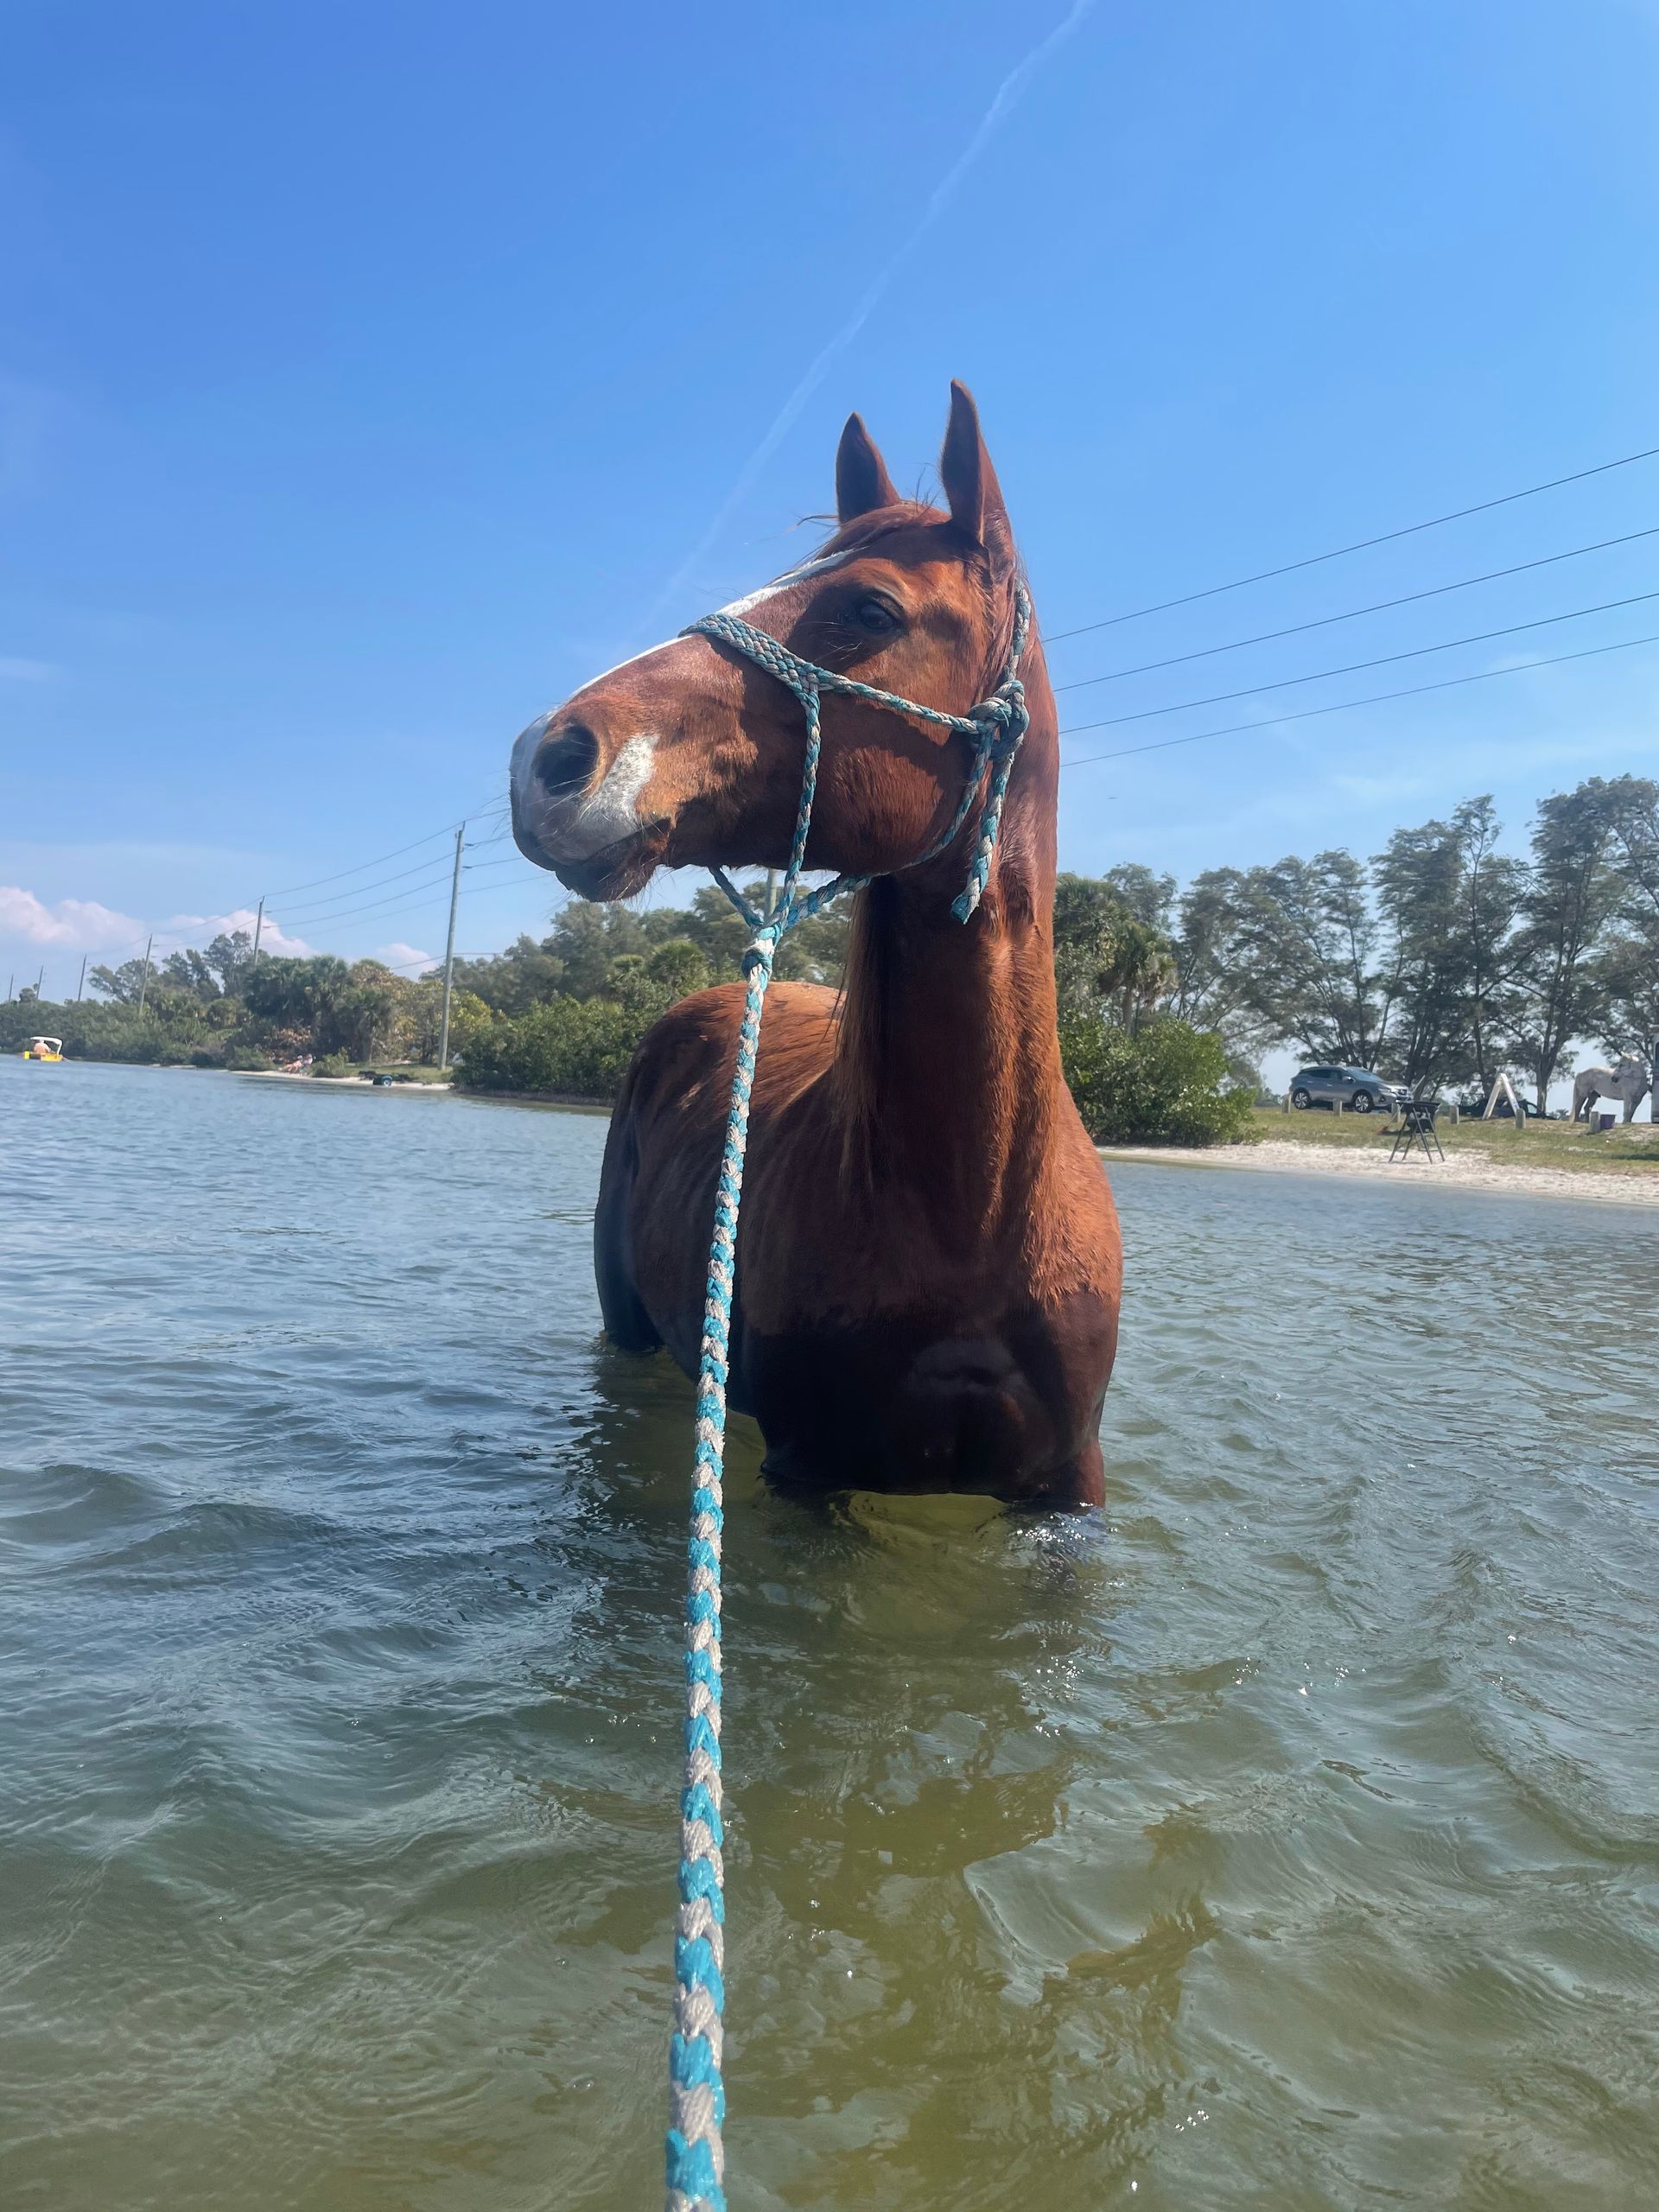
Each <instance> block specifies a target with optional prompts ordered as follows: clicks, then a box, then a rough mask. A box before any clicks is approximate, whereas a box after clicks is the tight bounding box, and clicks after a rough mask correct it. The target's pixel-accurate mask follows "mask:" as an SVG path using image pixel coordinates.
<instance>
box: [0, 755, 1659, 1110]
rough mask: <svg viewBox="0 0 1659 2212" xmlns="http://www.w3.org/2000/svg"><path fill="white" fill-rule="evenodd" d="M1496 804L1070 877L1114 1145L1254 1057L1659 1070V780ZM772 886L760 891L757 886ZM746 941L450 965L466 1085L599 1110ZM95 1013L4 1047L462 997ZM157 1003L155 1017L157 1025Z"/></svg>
mask: <svg viewBox="0 0 1659 2212" xmlns="http://www.w3.org/2000/svg"><path fill="white" fill-rule="evenodd" d="M1501 828H1502V825H1501V824H1500V823H1499V822H1498V820H1497V815H1496V813H1495V810H1494V808H1493V805H1492V802H1491V798H1472V799H1469V800H1466V801H1465V802H1464V804H1462V805H1460V806H1458V807H1456V808H1454V809H1453V810H1452V812H1451V813H1450V814H1449V815H1448V816H1446V817H1445V818H1444V819H1443V820H1442V819H1437V820H1434V821H1430V822H1426V823H1421V824H1419V825H1418V826H1417V827H1416V828H1414V829H1398V830H1396V831H1395V834H1394V835H1393V836H1391V837H1390V838H1389V841H1388V843H1387V844H1386V846H1385V847H1384V849H1383V851H1382V852H1380V853H1378V854H1376V855H1374V856H1373V857H1372V858H1371V859H1370V860H1369V861H1362V860H1359V859H1357V858H1356V856H1355V855H1353V854H1352V853H1350V852H1348V851H1345V850H1342V849H1335V850H1332V851H1328V852H1322V853H1316V854H1315V855H1313V858H1312V859H1311V860H1302V859H1299V858H1296V857H1295V856H1294V855H1293V856H1290V857H1287V858H1286V859H1284V860H1281V861H1274V863H1273V864H1272V865H1271V866H1270V867H1262V868H1246V869H1240V868H1209V869H1206V870H1205V872H1204V873H1203V874H1200V875H1198V876H1195V877H1194V878H1193V880H1192V882H1191V883H1189V884H1188V885H1187V887H1185V891H1180V890H1178V887H1177V885H1176V883H1175V880H1174V879H1173V877H1172V876H1169V875H1162V874H1155V873H1154V871H1153V870H1152V869H1150V868H1145V867H1142V866H1141V865H1139V864H1138V863H1134V862H1126V863H1124V864H1123V865H1122V866H1120V867H1117V868H1112V869H1110V870H1109V872H1108V873H1107V874H1105V875H1103V876H1098V877H1084V876H1077V875H1065V876H1062V877H1061V878H1060V880H1059V884H1058V892H1057V895H1056V899H1055V915H1054V935H1055V976H1056V983H1057V987H1058V998H1059V1005H1060V1029H1061V1045H1062V1050H1063V1052H1064V1055H1065V1066H1066V1072H1067V1078H1068V1080H1069V1081H1070V1082H1071V1086H1072V1090H1073V1093H1074V1095H1075V1096H1077V1101H1078V1104H1079V1106H1080V1107H1081V1109H1082V1110H1083V1113H1084V1119H1085V1121H1086V1122H1088V1123H1089V1126H1090V1128H1091V1129H1092V1130H1093V1131H1094V1132H1095V1134H1096V1135H1097V1136H1100V1137H1102V1138H1105V1139H1110V1140H1114V1141H1128V1140H1130V1139H1135V1138H1154V1139H1155V1138H1160V1137H1161V1138H1163V1139H1166V1140H1168V1141H1189V1142H1214V1141H1224V1140H1227V1139H1230V1138H1233V1137H1236V1136H1239V1135H1243V1134H1244V1133H1245V1131H1246V1128H1247V1127H1248V1123H1249V1106H1250V1103H1251V1101H1252V1100H1253V1098H1254V1096H1255V1092H1256V1090H1258V1088H1259V1076H1258V1073H1257V1069H1258V1066H1259V1063H1260V1059H1261V1056H1262V1053H1263V1052H1265V1051H1267V1050H1268V1048H1270V1047H1272V1046H1279V1045H1290V1046H1295V1047H1297V1048H1298V1049H1299V1050H1300V1051H1301V1052H1305V1053H1306V1055H1307V1056H1308V1057H1309V1058H1312V1059H1317V1060H1337V1061H1344V1062H1349V1063H1353V1064H1356V1065H1361V1066H1365V1067H1373V1068H1376V1070H1377V1071H1379V1072H1380V1073H1383V1074H1384V1075H1387V1076H1389V1077H1392V1078H1394V1079H1395V1080H1399V1081H1405V1082H1408V1083H1411V1084H1414V1085H1423V1086H1427V1087H1431V1088H1433V1087H1440V1086H1443V1085H1451V1084H1470V1085H1471V1086H1476V1087H1478V1088H1479V1089H1481V1090H1485V1089H1487V1088H1488V1087H1489V1086H1490V1085H1491V1082H1492V1080H1493V1078H1494V1077H1495V1076H1496V1075H1497V1073H1498V1071H1500V1070H1503V1069H1506V1068H1509V1069H1516V1070H1518V1071H1521V1072H1522V1074H1523V1075H1524V1076H1525V1077H1526V1078H1527V1079H1528V1080H1529V1082H1530V1084H1531V1086H1532V1089H1533V1090H1534V1091H1535V1094H1536V1096H1537V1097H1538V1099H1539V1100H1540V1102H1541V1103H1542V1102H1544V1101H1545V1100H1546V1099H1547V1096H1548V1090H1549V1086H1550V1084H1551V1083H1552V1082H1553V1081H1554V1079H1555V1078H1556V1077H1557V1076H1558V1075H1559V1074H1560V1072H1561V1071H1562V1067H1563V1064H1564V1062H1565V1059H1566V1056H1567V1052H1568V1049H1569V1047H1570V1046H1572V1045H1573V1042H1574V1040H1576V1039H1584V1038H1591V1039H1598V1040H1599V1042H1600V1043H1601V1044H1602V1045H1603V1046H1605V1049H1606V1050H1607V1051H1609V1052H1636V1053H1638V1054H1640V1055H1642V1056H1643V1057H1644V1058H1649V1059H1650V1060H1651V1059H1656V1058H1659V784H1656V783H1654V782H1651V781H1649V780H1648V779H1643V778H1638V777H1632V776H1624V777H1619V778H1617V779H1612V780H1611V781H1608V780H1604V779H1601V778H1599V777H1595V778H1592V779H1589V780H1588V781H1587V782H1585V783H1582V784H1580V785H1578V787H1577V788H1576V789H1575V790H1573V791H1567V792H1564V793H1560V794H1557V795H1555V796H1554V797H1551V798H1546V799H1544V800H1542V801H1541V803H1540V804H1539V806H1538V809H1537V811H1536V817H1535V821H1534V823H1533V825H1532V832H1531V839H1530V845H1529V850H1528V851H1527V852H1526V853H1524V854H1514V853H1507V852H1504V851H1503V850H1501V849H1500V835H1501ZM750 888H751V891H752V893H753V894H754V895H757V896H758V895H760V893H761V890H762V887H761V886H760V883H759V882H758V881H757V882H756V883H754V884H753V885H752V886H751V887H750ZM847 927H848V922H847V916H846V914H845V913H844V912H838V911H834V910H832V911H831V912H829V913H827V914H825V915H823V916H820V917H819V918H817V919H816V920H814V921H812V922H810V923H808V924H806V925H804V927H803V928H801V929H800V930H798V931H796V932H795V934H794V935H793V936H791V937H790V938H787V939H786V940H785V944H784V945H783V946H782V948H781V949H780V952H779V963H778V971H779V975H780V976H785V977H796V978H804V979H805V980H808V981H812V982H835V981H836V979H837V978H838V976H839V975H840V973H841V968H842V958H843V955H844V951H845V946H846V938H847ZM746 942H747V930H746V929H745V927H744V925H743V924H742V922H741V920H740V919H739V918H738V916H737V915H736V914H735V913H734V912H733V910H732V908H731V907H730V906H728V903H727V901H726V899H724V898H723V897H722V895H721V893H719V892H718V891H716V890H715V889H714V888H713V887H707V888H704V889H702V890H700V891H698V892H697V893H696V895H695V896H694V898H693V899H692V901H691V904H690V906H689V907H685V908H679V907H660V908H655V909H650V910H644V911H641V910H638V909H635V908H632V907H628V906H588V905H587V904H585V903H582V902H573V903H572V904H571V905H569V906H566V907H565V908H564V909H563V912H561V913H560V914H559V915H558V916H557V917H556V919H555V921H554V923H553V925H552V927H551V929H550V931H549V932H548V934H547V935H546V936H545V937H543V938H531V937H527V936H526V937H521V938H518V941H517V943H516V944H512V945H510V946H508V948H507V949H506V950H505V951H504V952H501V953H499V954H497V955H495V956H494V957H492V958H489V959H485V960H461V961H458V962H457V963H455V976H454V982H455V992H454V1004H453V1008H452V1017H451V1024H450V1036H451V1043H452V1047H453V1049H454V1052H456V1053H457V1054H458V1056H459V1060H460V1079H461V1081H462V1082H463V1083H464V1084H467V1086H468V1087H469V1088H472V1089H475V1090H494V1091H518V1092H525V1091H537V1092H541V1093H543V1094H555V1095H558V1094H563V1095H567V1096H577V1097H583V1098H594V1099H601V1100H602V1099H606V1098H608V1097H610V1096H613V1095H614V1093H615V1090H616V1088H617V1086H618V1084H620V1081H621V1077H622V1074H623V1071H624V1070H625V1069H626V1065H627V1062H628V1059H629V1058H630V1056H631V1054H632V1051H633V1049H634V1046H636V1044H637V1043H638V1041H639V1038H640V1037H641V1036H642V1035H643V1034H644V1033H645V1029H646V1028H647V1027H649V1025H650V1023H651V1022H652V1020H654V1019H655V1018H656V1016H657V1015H658V1014H659V1013H660V1012H661V1011H663V1009H664V1008H665V1007H668V1006H669V1005H671V1003H672V1002H673V1001H675V1000H676V999H678V998H683V997H684V996H685V995H687V994H688V993H690V992H691V991H695V990H698V989H701V988H702V987H703V986H704V985H705V984H708V983H712V982H723V981H729V980H732V979H734V978H735V977H736V976H738V974H739V973H740V963H741V957H742V953H743V950H744V946H745V944H746ZM90 980H91V982H92V986H93V988H94V989H95V990H96V991H97V993H98V994H99V996H98V999H97V1000H96V1001H89V1002H87V1003H86V1004H85V1005H83V1006H74V1007H55V1008H51V1007H46V1006H44V1005H36V1004H34V1003H29V1004H21V1003H16V1002H14V1003H13V1004H11V1005H9V1006H6V1007H0V1047H3V1048H6V1049H11V1048H15V1046H16V1045H17V1044H18V1043H19V1042H21V1041H22V1039H23V1038H24V1037H25V1036H26V1035H27V1034H28V1033H29V1030H30V1029H31V1028H39V1027H47V1028H48V1029H51V1030H53V1031H54V1032H61V1033H62V1034H63V1036H64V1038H65V1039H66V1044H67V1049H68V1050H69V1051H70V1052H72V1053H74V1054H76V1055H78V1056H84V1057H90V1058H110V1059H141V1060H162V1061H181V1060H188V1061H194V1062H195V1063H196V1064H198V1065H203V1066H226V1067H233V1068H234V1067H269V1066H270V1065H273V1064H276V1063H279V1062H281V1061H283V1060H284V1059H291V1058H299V1057H300V1056H301V1055H302V1054H305V1053H310V1054H312V1055H314V1056H315V1059H316V1062H317V1064H318V1065H319V1066H321V1068H322V1069H324V1070H325V1071H344V1070H345V1069H346V1068H348V1067H351V1066H353V1065H359V1066H360V1065H367V1064H372V1063H376V1062H378V1063H381V1064H385V1063H390V1062H395V1061H403V1062H428V1063H430V1062H432V1061H434V1060H435V1058H436V1055H437V1049H438V1036H439V1028H440V1023H441V1020H442V983H441V982H440V980H439V977H438V976H437V975H436V973H435V972H433V973H429V974H428V975H426V976H423V977H421V978H419V979H418V980H416V979H411V978H409V977H405V976H396V975H394V974H393V973H392V972H391V969H387V968H385V967H384V966H382V965H381V964H380V963H378V962H377V961H372V960H359V961H354V962H346V961H345V960H341V959H338V958H336V957H333V956H332V955H321V956H319V957H315V958H310V959H303V960H297V959H269V958H264V959H261V960H260V962H259V963H258V964H257V966H255V965H254V963H253V961H252V947H251V944H250V943H249V941H248V938H247V937H246V935H245V933H243V932H240V931H238V932H237V933H236V934H235V935H233V936H224V937H219V938H215V939H214V940H213V943H212V944H209V945H208V946H207V948H206V949H205V950H200V951H198V950H184V951H181V952H175V953H172V954H169V955H168V957H167V958H166V959H165V960H164V961H162V963H160V965H159V967H152V968H151V969H149V970H148V972H146V970H145V969H144V966H143V963H142V962H139V961H129V962H127V963H125V964H124V965H123V966H120V967H116V968H107V967H106V968H96V969H93V970H92V976H91V978H90ZM141 1009H142V1011H141Z"/></svg>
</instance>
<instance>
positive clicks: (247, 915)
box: [156, 906, 316, 960]
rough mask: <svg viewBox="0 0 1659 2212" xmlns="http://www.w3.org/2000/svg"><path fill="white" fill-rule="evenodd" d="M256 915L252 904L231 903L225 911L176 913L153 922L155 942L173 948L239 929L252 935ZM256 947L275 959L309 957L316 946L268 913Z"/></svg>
mask: <svg viewBox="0 0 1659 2212" xmlns="http://www.w3.org/2000/svg"><path fill="white" fill-rule="evenodd" d="M257 919H258V916H257V913H256V912H255V910H254V909H253V908H252V907H251V906H237V907H233V908H232V911H231V912H229V913H228V914H175V915H174V916H173V917H172V918H171V920H169V921H165V922H157V923H156V945H157V947H158V948H159V947H160V946H161V945H162V944H163V942H165V944H166V946H167V949H168V951H169V952H175V951H177V950H178V949H179V948H180V946H181V945H186V944H194V945H205V944H211V943H212V941H213V938H216V937H219V936H221V935H222V936H226V937H232V936H234V934H235V933H236V931H238V930H245V931H247V933H248V935H249V936H250V937H251V936H252V935H253V925H254V924H255V922H256V921H257ZM259 950H260V951H261V952H262V953H266V952H268V953H270V956H271V957H272V958H273V959H277V960H308V959H309V958H310V957H311V955H312V954H313V952H315V950H316V948H315V945H310V944H307V943H306V941H305V939H304V938H302V937H289V935H288V934H287V932H286V931H284V930H283V926H282V925H281V923H280V922H277V921H275V920H273V919H272V918H271V917H270V915H269V914H267V915H266V916H265V918H264V923H263V924H262V925H261V927H260V931H259Z"/></svg>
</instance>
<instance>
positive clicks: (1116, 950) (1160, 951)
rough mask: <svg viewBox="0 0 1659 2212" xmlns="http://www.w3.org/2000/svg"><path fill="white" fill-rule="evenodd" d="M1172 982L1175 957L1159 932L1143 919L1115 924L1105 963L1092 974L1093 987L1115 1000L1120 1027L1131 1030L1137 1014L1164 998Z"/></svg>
mask: <svg viewBox="0 0 1659 2212" xmlns="http://www.w3.org/2000/svg"><path fill="white" fill-rule="evenodd" d="M1175 982H1176V970H1175V957H1174V955H1173V952H1172V951H1171V950H1170V948H1169V941H1168V939H1167V938H1166V937H1165V936H1164V934H1163V932H1162V931H1160V930H1155V929H1154V928H1153V927H1152V925H1150V923H1147V922H1132V921H1123V922H1121V923H1119V924H1118V925H1117V926H1116V929H1115V930H1114V931H1113V932H1112V940H1111V949H1110V950H1109V953H1108V954H1107V957H1106V962H1105V964H1104V966H1103V967H1102V968H1101V969H1100V970H1099V971H1098V973H1097V974H1096V977H1095V988H1096V990H1097V991H1099V992H1100V993H1101V994H1102V995H1103V996H1104V997H1106V998H1112V999H1116V1001H1117V1009H1118V1020H1120V1021H1121V1022H1122V1025H1123V1027H1124V1028H1125V1029H1128V1030H1130V1031H1133V1030H1134V1029H1135V1027H1136V1025H1137V1024H1138V1022H1139V1020H1140V1018H1141V1014H1144V1013H1146V1012H1147V1011H1148V1010H1149V1009H1150V1008H1151V1007H1154V1006H1156V1004H1157V1003H1158V1001H1159V1000H1160V999H1161V998H1165V997H1166V996H1167V995H1168V994H1169V993H1170V992H1171V991H1173V989H1174V988H1175Z"/></svg>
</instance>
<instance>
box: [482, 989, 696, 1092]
mask: <svg viewBox="0 0 1659 2212" xmlns="http://www.w3.org/2000/svg"><path fill="white" fill-rule="evenodd" d="M660 1011H661V1007H660V1005H659V1004H658V1003H652V1004H649V1005H646V1006H619V1005H617V1004H616V1003H615V1001H613V1000H609V999H552V1000H550V1001H548V1003H547V1004H546V1005H545V1006H538V1007H532V1008H531V1011H530V1012H529V1013H528V1014H518V1015H515V1016H512V1017H509V1016H505V1015H503V1016H501V1017H499V1018H498V1019H497V1020H494V1021H493V1022H491V1023H490V1025H489V1026H488V1027H487V1028H481V1029H480V1030H479V1031H478V1033H476V1034H475V1035H474V1036H473V1037H471V1038H469V1039H468V1040H467V1052H466V1057H465V1058H464V1059H463V1060H462V1062H461V1065H460V1067H459V1069H458V1070H457V1071H456V1080H457V1082H458V1083H459V1084H460V1085H461V1088H462V1089H463V1090H498V1091H499V1090H518V1091H553V1092H558V1093H561V1094H563V1096H567V1097H571V1098H594V1099H601V1100H607V1099H612V1098H614V1097H615V1096H616V1094H617V1092H618V1091H619V1090H620V1089H621V1087H622V1078H623V1077H624V1076H625V1075H626V1072H627V1068H628V1062H629V1061H630V1060H631V1059H632V1058H633V1053H634V1048H635V1046H637V1045H638V1044H639V1039H641V1038H642V1037H643V1036H644V1035H645V1032H646V1030H647V1029H648V1028H649V1027H651V1025H652V1021H653V1020H655V1019H656V1017H657V1015H658V1013H659V1012H660Z"/></svg>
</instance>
